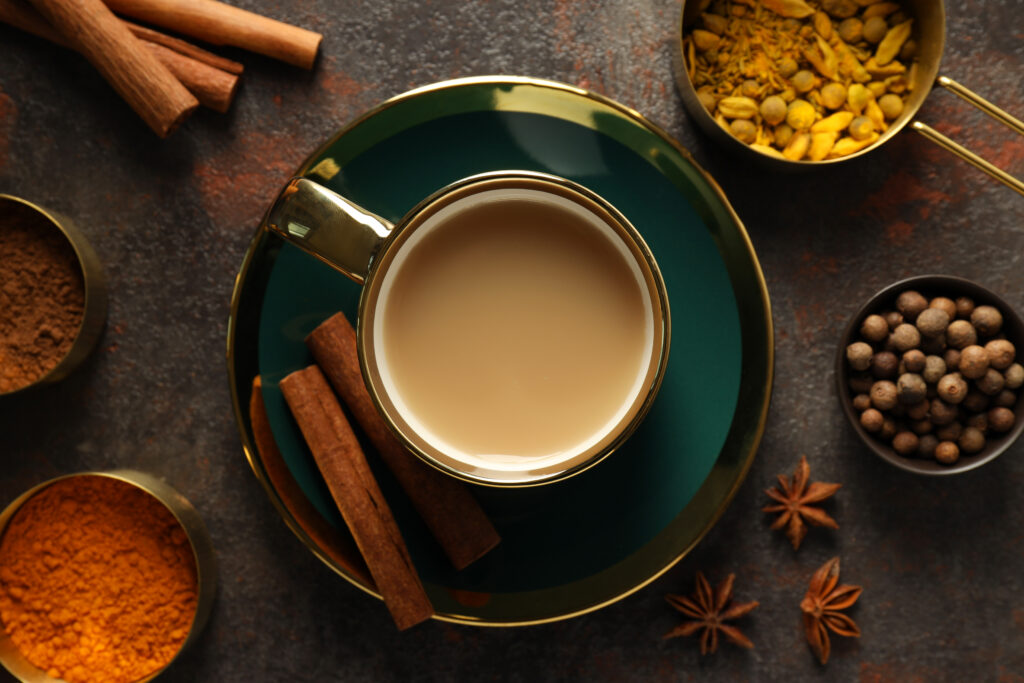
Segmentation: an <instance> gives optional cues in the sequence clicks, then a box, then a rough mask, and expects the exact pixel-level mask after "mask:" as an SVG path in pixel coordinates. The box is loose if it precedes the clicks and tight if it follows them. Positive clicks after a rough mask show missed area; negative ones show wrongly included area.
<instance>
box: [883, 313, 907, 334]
mask: <svg viewBox="0 0 1024 683" xmlns="http://www.w3.org/2000/svg"><path fill="white" fill-rule="evenodd" d="M882 317H883V318H885V322H886V324H888V325H889V330H890V331H891V330H895V329H896V328H897V327H899V326H900V325H902V324H903V314H902V313H900V312H899V311H886V312H885V313H883V314H882Z"/></svg>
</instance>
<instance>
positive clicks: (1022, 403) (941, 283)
mask: <svg viewBox="0 0 1024 683" xmlns="http://www.w3.org/2000/svg"><path fill="white" fill-rule="evenodd" d="M908 289H914V290H917V291H918V292H920V293H921V294H923V295H924V296H925V297H927V298H931V297H934V296H946V297H949V298H951V299H956V298H957V297H960V296H968V297H971V298H972V299H974V302H975V303H976V304H979V305H980V304H988V305H990V306H995V307H996V308H998V309H999V312H1000V313H1002V314H1003V329H1002V332H1003V333H1005V335H1006V338H1007V339H1009V340H1010V341H1011V342H1013V344H1014V346H1016V347H1017V348H1018V349H1024V322H1022V321H1021V318H1020V316H1019V315H1018V314H1017V312H1016V311H1014V310H1013V308H1011V307H1010V305H1009V304H1007V303H1006V302H1005V301H1004V300H1003V299H1002V298H1001V297H999V296H998V295H996V294H995V293H993V292H992V291H990V290H988V289H986V288H985V287H982V286H981V285H979V284H977V283H975V282H971V281H970V280H965V279H963V278H959V277H954V276H951V275H919V276H917V277H911V278H907V279H906V280H900V281H899V282H895V283H893V284H891V285H889V286H888V287H886V288H884V289H882V290H881V291H879V292H878V293H877V294H875V295H874V296H873V297H871V298H870V299H869V300H868V301H867V303H865V304H864V305H863V306H862V307H861V308H860V310H859V311H857V313H856V315H854V316H853V318H852V319H851V320H850V322H849V324H848V325H847V326H846V329H845V330H844V331H843V336H842V337H841V339H840V343H839V348H838V349H837V350H836V359H835V376H836V388H837V390H838V393H839V402H840V404H841V405H842V406H843V413H844V414H845V415H846V417H847V419H848V420H849V422H850V424H851V425H852V426H853V429H854V431H855V432H857V435H858V436H860V438H861V440H863V441H864V443H865V444H867V446H868V448H870V449H871V450H872V451H874V452H875V453H876V454H877V455H878V456H879V457H880V458H882V459H883V460H886V461H887V462H889V463H891V464H893V465H895V466H896V467H899V468H901V469H904V470H907V471H908V472H916V473H917V474H926V475H944V474H958V473H960V472H966V471H967V470H972V469H974V468H976V467H980V466H982V465H984V464H985V463H987V462H989V461H991V460H995V459H996V458H997V457H999V455H1000V454H1002V452H1003V451H1005V450H1006V449H1007V448H1009V446H1010V444H1012V443H1013V442H1014V441H1016V440H1017V437H1019V436H1020V434H1021V432H1022V431H1024V419H1022V417H1021V416H1022V415H1024V388H1020V389H1018V392H1019V394H1018V397H1017V403H1016V405H1015V406H1014V413H1015V414H1016V415H1017V419H1016V421H1015V422H1014V425H1013V427H1012V428H1011V429H1010V431H1008V432H1006V433H1005V434H1003V435H1001V436H998V437H994V438H988V437H989V435H986V444H985V448H984V449H982V450H981V451H980V452H978V453H975V454H973V455H961V456H960V459H959V460H957V461H956V463H954V464H952V465H943V464H942V463H940V462H938V461H936V460H934V459H925V458H920V457H905V456H902V455H899V454H898V453H896V451H894V450H893V449H892V448H891V447H890V446H889V445H888V444H886V443H885V442H883V441H881V440H879V439H877V438H875V437H874V436H873V435H871V434H870V433H869V432H868V431H867V430H865V429H864V428H863V427H862V426H861V424H860V419H859V417H858V415H857V411H856V410H854V408H853V397H852V395H851V391H850V388H849V384H848V378H849V374H850V373H849V367H848V365H847V362H846V353H845V352H846V347H847V345H849V344H851V343H853V342H854V341H856V340H857V338H858V336H859V335H858V334H857V333H858V330H859V329H860V324H861V322H863V320H864V318H866V317H867V316H868V315H870V314H872V313H880V312H882V311H883V310H894V309H895V308H896V297H897V296H899V294H900V293H901V292H903V291H905V290H908ZM1015 362H1018V363H1019V362H1021V356H1018V358H1017V360H1016V361H1015Z"/></svg>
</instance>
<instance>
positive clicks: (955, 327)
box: [946, 309, 978, 365]
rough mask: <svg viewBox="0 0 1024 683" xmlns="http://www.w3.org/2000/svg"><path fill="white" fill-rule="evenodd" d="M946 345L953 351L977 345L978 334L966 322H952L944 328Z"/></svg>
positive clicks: (972, 326)
mask: <svg viewBox="0 0 1024 683" xmlns="http://www.w3.org/2000/svg"><path fill="white" fill-rule="evenodd" d="M975 310H977V309H975ZM946 343H947V344H949V345H950V346H952V347H953V348H954V349H962V348H964V347H965V346H970V345H971V344H977V343H978V333H977V332H976V331H975V329H974V325H972V324H971V323H969V322H967V321H966V320H954V321H953V322H951V323H950V324H949V327H947V328H946ZM947 365H948V363H947Z"/></svg>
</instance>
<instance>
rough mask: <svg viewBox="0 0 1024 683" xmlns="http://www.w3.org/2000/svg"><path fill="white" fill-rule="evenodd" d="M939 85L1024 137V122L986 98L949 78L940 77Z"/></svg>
mask: <svg viewBox="0 0 1024 683" xmlns="http://www.w3.org/2000/svg"><path fill="white" fill-rule="evenodd" d="M937 82H938V84H939V85H941V86H942V87H943V88H945V89H946V90H948V91H950V92H951V93H953V94H954V95H956V96H957V97H959V98H961V99H962V100H964V101H966V102H970V103H971V104H973V105H974V106H975V107H977V108H978V109H980V110H982V111H983V112H985V113H986V114H988V115H989V116H991V117H992V118H994V119H995V120H996V121H999V122H1001V123H1004V124H1006V125H1007V126H1009V127H1010V128H1012V129H1013V130H1015V131H1017V132H1018V133H1020V134H1021V135H1024V121H1021V120H1020V119H1017V118H1014V117H1013V116H1010V115H1009V114H1007V113H1006V112H1005V111H1003V110H1002V109H1000V108H999V107H997V106H996V105H994V104H992V103H991V102H989V101H988V100H986V99H985V98H984V97H981V96H980V95H978V94H977V93H975V92H974V91H972V90H968V89H967V88H965V87H964V86H962V85H960V84H959V83H957V82H956V81H954V80H953V79H952V78H949V77H948V76H939V79H938V81H937Z"/></svg>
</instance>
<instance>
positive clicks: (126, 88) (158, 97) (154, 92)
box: [32, 0, 199, 137]
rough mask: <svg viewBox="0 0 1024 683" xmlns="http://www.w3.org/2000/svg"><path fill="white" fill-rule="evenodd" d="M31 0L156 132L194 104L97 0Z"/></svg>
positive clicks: (165, 132) (177, 122) (170, 125)
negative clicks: (71, 39)
mask: <svg viewBox="0 0 1024 683" xmlns="http://www.w3.org/2000/svg"><path fill="white" fill-rule="evenodd" d="M32 4H33V5H34V6H35V8H36V9H37V10H39V12H40V14H42V15H43V17H45V18H46V20H47V21H48V22H49V23H50V25H51V26H53V27H54V28H55V29H57V31H58V32H59V33H60V34H61V35H62V36H64V38H65V39H66V40H67V39H69V38H68V37H69V36H72V37H73V40H74V44H75V45H76V46H77V49H78V50H79V51H80V52H81V53H82V54H83V55H85V57H86V59H88V60H89V61H90V62H92V64H93V66H95V67H96V69H97V70H98V71H99V72H100V73H101V74H102V75H103V77H104V78H105V79H106V80H107V82H108V83H110V84H111V85H112V86H113V87H114V89H115V90H116V91H117V92H118V94H120V95H121V97H122V98H124V100H125V101H126V102H128V104H129V105H130V106H131V107H132V109H134V110H135V111H136V113H138V114H139V116H141V117H142V119H143V120H144V121H145V122H146V124H147V125H148V126H149V127H150V128H152V129H153V131H155V132H156V134H157V135H159V136H160V137H167V136H168V135H169V134H170V133H171V132H172V131H173V130H174V129H175V128H177V127H178V126H179V125H180V124H181V122H182V121H184V120H185V118H187V117H188V115H189V114H191V113H192V112H193V111H195V109H196V107H198V106H199V100H197V99H196V98H195V97H194V96H193V95H192V93H190V92H189V91H188V90H186V89H185V86H183V85H182V84H181V82H180V81H179V80H178V79H177V78H175V77H174V76H173V75H172V74H171V72H170V71H168V69H167V67H165V66H164V65H163V64H161V63H160V61H159V60H158V59H157V58H156V57H155V56H154V55H153V53H152V52H150V51H149V50H147V49H146V48H145V47H143V45H142V43H141V41H140V40H139V39H138V38H136V37H135V36H134V35H132V32H131V31H129V30H128V27H127V26H125V25H124V23H123V22H122V21H121V20H120V19H118V18H117V17H115V16H114V15H113V13H112V12H111V11H110V10H109V9H107V7H106V5H104V4H103V2H102V0H32Z"/></svg>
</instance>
